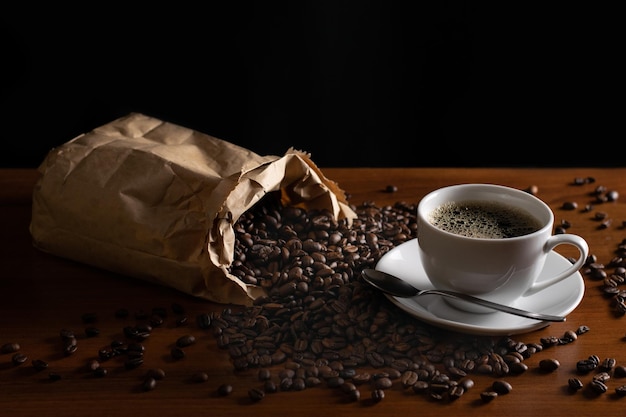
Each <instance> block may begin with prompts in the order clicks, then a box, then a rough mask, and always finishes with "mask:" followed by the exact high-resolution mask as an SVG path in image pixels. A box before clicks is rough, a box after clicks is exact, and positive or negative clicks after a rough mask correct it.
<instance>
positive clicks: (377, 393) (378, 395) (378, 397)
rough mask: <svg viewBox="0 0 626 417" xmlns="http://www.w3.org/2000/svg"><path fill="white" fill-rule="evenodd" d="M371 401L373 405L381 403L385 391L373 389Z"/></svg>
mask: <svg viewBox="0 0 626 417" xmlns="http://www.w3.org/2000/svg"><path fill="white" fill-rule="evenodd" d="M371 398H372V401H373V402H375V403H379V402H381V401H382V400H383V399H385V390H383V389H374V390H372V394H371Z"/></svg>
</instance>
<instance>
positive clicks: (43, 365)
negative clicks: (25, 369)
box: [32, 359, 48, 371]
mask: <svg viewBox="0 0 626 417" xmlns="http://www.w3.org/2000/svg"><path fill="white" fill-rule="evenodd" d="M32 365H33V368H35V370H37V371H43V370H44V369H47V368H48V362H46V361H44V360H43V359H34V360H33V362H32Z"/></svg>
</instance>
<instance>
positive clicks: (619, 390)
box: [615, 385, 626, 397]
mask: <svg viewBox="0 0 626 417" xmlns="http://www.w3.org/2000/svg"><path fill="white" fill-rule="evenodd" d="M615 394H617V396H619V397H624V396H626V385H620V386H619V387H615Z"/></svg>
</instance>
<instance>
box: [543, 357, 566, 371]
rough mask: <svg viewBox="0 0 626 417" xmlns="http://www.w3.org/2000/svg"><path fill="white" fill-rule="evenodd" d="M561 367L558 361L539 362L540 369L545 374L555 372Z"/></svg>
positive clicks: (544, 360) (546, 360) (545, 360)
mask: <svg viewBox="0 0 626 417" xmlns="http://www.w3.org/2000/svg"><path fill="white" fill-rule="evenodd" d="M559 366H561V364H560V363H559V361H558V360H557V359H552V358H551V359H542V360H540V361H539V369H541V370H542V371H544V372H552V371H555V370H557V369H558V368H559Z"/></svg>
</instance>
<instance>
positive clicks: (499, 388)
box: [491, 379, 513, 394]
mask: <svg viewBox="0 0 626 417" xmlns="http://www.w3.org/2000/svg"><path fill="white" fill-rule="evenodd" d="M491 389H493V390H494V391H495V392H497V393H498V394H508V393H509V392H511V391H512V390H513V386H512V385H511V384H510V383H508V382H507V381H505V380H502V379H498V380H496V381H493V384H491Z"/></svg>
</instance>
